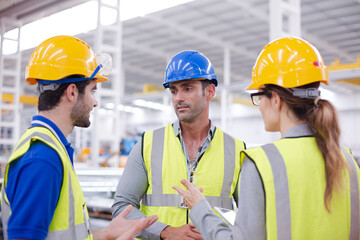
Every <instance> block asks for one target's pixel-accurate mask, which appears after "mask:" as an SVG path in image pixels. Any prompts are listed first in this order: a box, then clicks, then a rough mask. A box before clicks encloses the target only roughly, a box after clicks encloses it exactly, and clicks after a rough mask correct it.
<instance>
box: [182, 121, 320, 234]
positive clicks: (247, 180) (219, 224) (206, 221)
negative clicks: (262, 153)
mask: <svg viewBox="0 0 360 240" xmlns="http://www.w3.org/2000/svg"><path fill="white" fill-rule="evenodd" d="M313 134H314V133H313V131H312V130H311V128H310V127H309V126H308V125H306V124H302V125H298V126H295V127H292V128H291V129H289V130H288V131H287V132H286V133H284V135H283V136H282V138H292V137H301V136H312V135H313ZM240 179H241V180H240V193H239V202H238V212H237V214H236V219H235V224H234V226H233V227H231V226H230V225H228V224H227V223H226V222H225V220H223V219H222V218H220V217H219V216H217V215H216V214H215V213H214V211H213V210H212V209H211V206H210V205H209V203H208V202H207V201H206V200H202V201H200V202H198V203H197V204H196V205H195V206H194V207H193V208H192V209H191V211H190V214H189V216H190V219H191V221H192V222H193V223H194V225H195V226H196V228H197V229H198V230H199V231H200V233H201V234H202V236H203V237H204V239H206V240H210V239H218V240H220V239H221V240H227V239H254V240H261V239H266V222H265V191H264V186H263V184H262V180H261V176H260V173H259V172H258V170H257V168H256V165H255V163H254V162H253V161H252V160H250V159H249V158H245V159H244V162H243V165H242V167H241V173H240Z"/></svg>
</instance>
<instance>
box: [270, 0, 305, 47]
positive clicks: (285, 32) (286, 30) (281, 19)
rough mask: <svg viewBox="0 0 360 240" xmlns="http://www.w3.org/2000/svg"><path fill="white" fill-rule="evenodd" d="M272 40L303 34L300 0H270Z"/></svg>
mask: <svg viewBox="0 0 360 240" xmlns="http://www.w3.org/2000/svg"><path fill="white" fill-rule="evenodd" d="M269 10H270V14H269V17H270V21H269V23H270V31H269V39H270V41H272V40H274V39H277V38H281V37H286V36H297V37H300V36H301V11H300V0H288V1H285V0H270V1H269Z"/></svg>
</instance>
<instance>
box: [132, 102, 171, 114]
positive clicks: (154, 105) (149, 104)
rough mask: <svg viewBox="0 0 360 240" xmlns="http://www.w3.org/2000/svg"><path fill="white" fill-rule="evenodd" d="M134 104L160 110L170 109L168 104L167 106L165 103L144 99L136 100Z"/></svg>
mask: <svg viewBox="0 0 360 240" xmlns="http://www.w3.org/2000/svg"><path fill="white" fill-rule="evenodd" d="M134 105H136V106H139V107H145V108H151V109H155V110H160V111H165V110H167V109H168V107H167V106H165V105H163V104H161V103H156V102H151V101H145V100H142V99H137V100H135V101H134Z"/></svg>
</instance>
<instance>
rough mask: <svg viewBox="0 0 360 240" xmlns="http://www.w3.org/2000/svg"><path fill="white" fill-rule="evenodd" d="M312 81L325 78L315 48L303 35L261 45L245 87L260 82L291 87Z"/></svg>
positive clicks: (259, 84) (256, 84)
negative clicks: (250, 78)
mask: <svg viewBox="0 0 360 240" xmlns="http://www.w3.org/2000/svg"><path fill="white" fill-rule="evenodd" d="M313 82H323V83H325V84H328V82H329V76H328V71H327V68H326V66H325V65H324V61H323V59H322V57H321V55H320V53H319V51H318V50H317V49H316V48H315V47H314V46H313V45H311V44H310V43H309V42H307V41H305V40H303V39H300V38H295V37H284V38H280V39H278V40H275V41H273V42H271V43H269V44H268V45H266V46H265V47H264V48H263V50H262V51H261V53H260V55H259V56H258V58H257V60H256V62H255V65H254V67H253V69H252V81H251V84H250V86H249V87H248V88H247V89H248V90H254V89H259V87H261V86H262V85H264V84H274V85H278V86H280V87H284V88H293V87H299V86H302V85H306V84H309V83H313Z"/></svg>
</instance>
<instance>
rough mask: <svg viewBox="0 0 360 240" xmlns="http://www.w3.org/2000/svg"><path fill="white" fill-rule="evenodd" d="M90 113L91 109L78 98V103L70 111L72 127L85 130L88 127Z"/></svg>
mask: <svg viewBox="0 0 360 240" xmlns="http://www.w3.org/2000/svg"><path fill="white" fill-rule="evenodd" d="M90 112H91V109H89V107H88V106H87V105H86V104H85V102H84V101H83V100H82V97H79V99H78V101H77V102H76V104H75V105H74V107H73V108H72V110H71V119H72V120H73V125H74V126H76V127H83V128H87V127H89V126H90V124H91V123H90V119H89V118H90Z"/></svg>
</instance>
